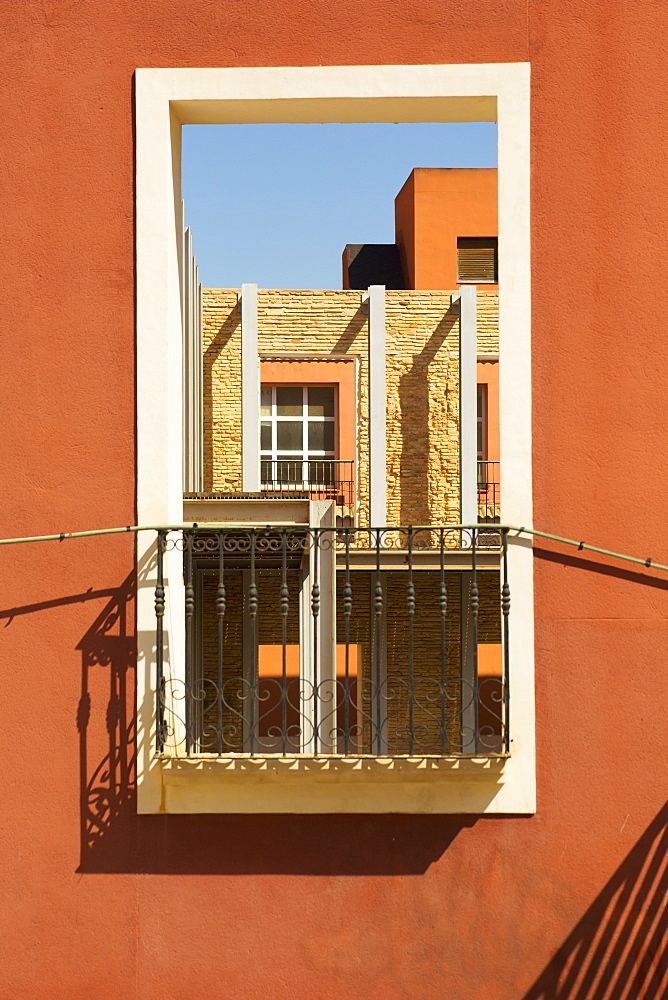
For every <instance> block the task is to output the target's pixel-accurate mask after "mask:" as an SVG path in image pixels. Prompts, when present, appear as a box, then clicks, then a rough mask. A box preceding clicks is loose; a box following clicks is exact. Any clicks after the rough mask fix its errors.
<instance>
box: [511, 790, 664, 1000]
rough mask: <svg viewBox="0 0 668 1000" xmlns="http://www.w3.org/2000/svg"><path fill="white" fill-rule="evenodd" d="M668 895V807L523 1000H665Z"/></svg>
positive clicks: (636, 846) (628, 856)
mask: <svg viewBox="0 0 668 1000" xmlns="http://www.w3.org/2000/svg"><path fill="white" fill-rule="evenodd" d="M667 893H668V804H666V805H665V806H664V808H663V809H662V810H661V812H660V813H659V814H658V815H657V817H656V818H655V819H654V821H653V822H652V823H651V824H650V826H649V827H648V828H647V830H645V832H644V834H643V835H642V837H641V838H640V840H638V842H637V843H636V845H635V847H634V848H633V850H632V851H631V852H630V853H629V854H628V855H627V857H626V858H625V859H624V861H623V862H622V864H621V865H620V866H619V868H618V869H617V871H616V872H615V874H614V875H613V877H612V878H611V879H610V880H609V882H608V883H607V884H606V885H605V887H604V889H603V890H602V891H601V892H600V893H599V895H598V896H597V897H596V899H595V900H594V902H593V903H592V905H591V906H590V907H589V909H588V910H587V912H586V913H585V914H584V916H583V917H582V919H581V920H580V921H579V922H578V924H577V925H576V927H575V928H574V929H573V931H572V933H571V934H569V936H568V937H567V938H566V940H565V941H564V943H563V944H562V946H561V947H560V948H559V950H558V951H557V953H556V954H555V956H554V958H553V959H552V961H551V962H550V964H549V965H548V966H547V967H546V969H545V970H544V972H543V973H542V975H541V976H540V977H539V978H538V979H537V980H536V982H535V983H534V985H533V986H532V987H531V989H530V990H529V992H528V993H527V994H526V995H525V996H524V998H523V1000H663V998H664V997H665V996H666V995H667V994H668V908H667V907H666V898H667Z"/></svg>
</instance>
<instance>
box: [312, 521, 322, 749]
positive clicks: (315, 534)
mask: <svg viewBox="0 0 668 1000" xmlns="http://www.w3.org/2000/svg"><path fill="white" fill-rule="evenodd" d="M312 539H313V586H312V588H311V615H312V616H313V661H312V671H313V673H312V679H313V749H314V751H315V753H318V752H319V750H320V732H319V717H320V713H319V711H318V709H319V707H320V706H319V703H318V702H319V691H318V616H319V614H320V582H319V579H318V570H319V565H318V563H319V560H318V554H319V553H318V549H319V545H320V532H319V529H318V528H313V529H312Z"/></svg>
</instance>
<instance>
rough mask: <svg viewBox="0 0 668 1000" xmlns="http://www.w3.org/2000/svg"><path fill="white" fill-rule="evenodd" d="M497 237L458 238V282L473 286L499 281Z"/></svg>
mask: <svg viewBox="0 0 668 1000" xmlns="http://www.w3.org/2000/svg"><path fill="white" fill-rule="evenodd" d="M498 244H499V240H498V237H497V236H459V237H458V238H457V281H463V282H468V281H470V282H471V283H472V284H483V283H485V282H492V283H493V282H496V281H498V280H499V279H498Z"/></svg>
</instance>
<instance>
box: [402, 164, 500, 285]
mask: <svg viewBox="0 0 668 1000" xmlns="http://www.w3.org/2000/svg"><path fill="white" fill-rule="evenodd" d="M394 229H395V241H396V242H397V243H398V244H399V246H400V248H401V264H402V267H403V269H404V277H405V279H406V287H407V288H420V289H431V288H455V287H456V286H457V284H458V282H457V237H458V236H497V235H498V221H497V181H496V168H490V169H485V168H481V169H478V168H471V169H459V168H456V169H449V168H443V167H416V169H415V170H412V171H411V174H410V176H409V178H408V179H407V181H406V183H405V184H404V186H403V187H402V189H401V191H400V192H399V194H398V195H397V197H396V198H395V200H394ZM485 287H491V288H495V287H496V285H486V286H485Z"/></svg>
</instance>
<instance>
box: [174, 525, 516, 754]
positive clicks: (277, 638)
mask: <svg viewBox="0 0 668 1000" xmlns="http://www.w3.org/2000/svg"><path fill="white" fill-rule="evenodd" d="M480 530H481V529H476V528H468V529H464V528H461V527H456V526H449V527H438V526H436V527H428V528H387V529H377V530H376V529H373V530H371V529H354V528H344V529H314V528H306V527H304V528H302V527H294V528H293V527H291V528H286V527H267V528H262V529H260V528H252V529H247V528H243V527H234V528H232V527H225V528H220V529H218V528H216V529H206V530H204V529H196V528H193V529H183V530H180V531H169V532H168V531H166V530H163V531H160V532H159V544H158V566H157V587H156V597H155V607H156V619H157V632H156V671H157V676H156V682H157V683H156V712H157V718H156V743H157V750H158V752H160V753H163V754H171V755H175V756H179V755H184V754H185V755H201V754H212V755H225V756H230V755H239V754H242V755H243V754H262V755H264V754H279V755H293V754H306V755H322V754H326V755H335V756H337V755H344V756H349V755H372V756H390V757H400V756H434V757H453V756H454V757H491V756H505V755H506V754H507V753H508V752H509V746H510V733H509V714H508V712H509V705H508V691H509V686H508V672H509V663H508V627H509V610H510V590H509V584H508V572H507V557H506V547H507V529H500V530H499V532H498V536H499V545H498V546H497V548H496V550H495V551H492V550H491V549H490V548H489V543H485V545H486V547H484V548H480V547H479V545H478V540H479V534H480ZM358 536H359V537H358ZM360 546H361V548H360ZM170 553H171V554H170ZM181 553H182V557H183V563H184V582H185V670H184V673H183V674H182V675H178V676H177V675H175V674H173V673H172V672H171V671H172V670H174V669H176V668H174V667H173V665H172V664H173V663H174V661H175V658H174V657H173V656H172V657H171V660H170V661H169V662H168V659H167V657H166V655H165V649H166V647H167V645H168V639H167V637H165V635H164V632H163V620H164V616H165V606H166V599H167V603H168V602H169V595H168V593H166V588H165V580H166V573H165V569H164V563H165V559H166V558H167V554H170V555H169V558H170V559H172V560H173V558H174V557H175V556H176V557H177V558H179V559H180V558H181ZM360 553H362V554H364V553H366V558H364V559H362V560H360V558H359V557H360ZM335 567H336V568H335Z"/></svg>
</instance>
